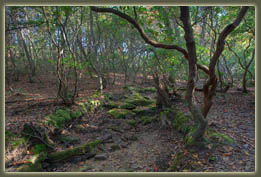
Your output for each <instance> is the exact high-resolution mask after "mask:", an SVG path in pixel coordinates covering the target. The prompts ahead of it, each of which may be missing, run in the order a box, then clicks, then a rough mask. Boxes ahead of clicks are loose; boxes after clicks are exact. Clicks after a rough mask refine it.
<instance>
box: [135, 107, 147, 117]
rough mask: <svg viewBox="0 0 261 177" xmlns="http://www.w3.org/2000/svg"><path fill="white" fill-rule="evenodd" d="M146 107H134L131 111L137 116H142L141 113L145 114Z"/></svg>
mask: <svg viewBox="0 0 261 177" xmlns="http://www.w3.org/2000/svg"><path fill="white" fill-rule="evenodd" d="M147 110H148V109H139V108H136V109H133V110H132V112H134V113H135V114H136V115H138V116H143V115H146V111H147Z"/></svg>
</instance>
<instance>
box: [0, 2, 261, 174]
mask: <svg viewBox="0 0 261 177" xmlns="http://www.w3.org/2000/svg"><path fill="white" fill-rule="evenodd" d="M0 4H1V8H0V24H1V27H2V28H1V29H0V32H1V34H0V41H1V45H0V46H1V49H0V66H1V69H0V100H1V104H0V110H1V111H0V113H1V115H0V117H1V128H0V131H1V136H0V142H1V145H2V146H1V147H0V155H1V156H0V157H1V158H0V159H1V163H0V165H1V166H0V175H1V176H24V175H26V176H42V175H44V176H45V175H47V176H52V175H55V176H72V175H77V176H79V175H81V176H82V175H88V176H104V175H105V176H119V175H120V176H121V175H123V176H136V175H138V176H145V175H146V176H151V175H152V176H155V175H156V176H174V175H175V176H184V175H185V176H191V175H192V176H202V175H203V176H219V175H221V176H223V175H229V176H235V175H236V176H248V175H249V176H256V175H259V174H260V172H259V168H258V164H259V159H260V154H259V153H258V151H257V150H258V147H260V146H259V144H260V142H259V141H258V135H259V130H258V129H257V125H259V126H260V121H259V120H258V119H257V117H258V115H260V114H259V110H258V109H256V108H257V107H258V105H259V100H260V95H259V93H258V89H259V88H260V86H259V85H260V83H259V82H260V81H259V78H258V77H257V76H259V75H260V71H259V70H258V69H257V68H258V66H260V62H259V60H258V59H257V58H258V57H259V56H260V54H259V53H260V51H259V50H256V55H255V56H256V58H255V62H256V71H255V76H256V86H255V94H256V95H255V103H256V105H255V106H256V107H255V110H256V111H255V118H256V119H255V130H256V136H255V137H256V138H255V140H256V141H255V142H256V147H255V150H256V162H255V165H256V172H253V173H248V172H242V173H237V172H214V173H213V172H209V173H185V172H182V173H153V172H152V173H150V172H146V173H138V172H137V173H135V172H131V173H128V172H124V173H120V172H117V173H115V172H114V173H111V172H103V173H101V172H89V173H75V172H67V173H65V172H61V173H58V172H52V173H51V172H50V173H18V172H17V173H11V172H9V173H6V172H4V130H5V129H4V127H5V126H4V125H5V118H4V117H5V113H4V111H5V100H4V95H5V77H4V76H5V67H4V66H5V59H4V56H5V55H4V51H5V50H4V48H5V43H4V41H5V40H4V39H5V31H4V29H5V27H4V6H5V5H24V6H26V5H46V6H48V5H116V4H117V5H237V6H238V5H251V6H255V8H256V31H257V33H256V47H259V43H260V35H259V31H258V30H257V29H260V22H258V20H257V19H259V17H260V12H259V7H260V2H258V0H233V1H227V0H179V1H178V0H147V1H146V0H141V1H140V0H110V1H109V0H86V1H84V0H38V1H37V2H36V1H35V0H9V1H8V0H3V1H1V3H0Z"/></svg>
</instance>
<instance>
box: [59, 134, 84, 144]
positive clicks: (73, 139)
mask: <svg viewBox="0 0 261 177" xmlns="http://www.w3.org/2000/svg"><path fill="white" fill-rule="evenodd" d="M61 141H62V142H63V143H69V144H77V143H80V138H77V137H72V136H64V137H61Z"/></svg>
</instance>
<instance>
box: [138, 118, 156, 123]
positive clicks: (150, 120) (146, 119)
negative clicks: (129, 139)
mask: <svg viewBox="0 0 261 177" xmlns="http://www.w3.org/2000/svg"><path fill="white" fill-rule="evenodd" d="M139 121H140V122H141V123H142V124H143V125H147V124H150V123H152V122H155V121H157V119H156V118H155V117H150V116H142V117H141V118H140V120H139Z"/></svg>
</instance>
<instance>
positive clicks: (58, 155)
mask: <svg viewBox="0 0 261 177" xmlns="http://www.w3.org/2000/svg"><path fill="white" fill-rule="evenodd" d="M101 142H102V141H101V140H95V141H93V142H90V143H87V144H83V145H80V146H77V147H74V148H68V149H66V150H64V151H60V152H53V153H51V154H48V162H51V163H52V162H59V161H63V160H66V159H68V158H70V157H72V156H75V155H81V154H85V153H90V152H92V151H93V149H94V148H95V147H96V146H97V145H99V144H100V143H101Z"/></svg>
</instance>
